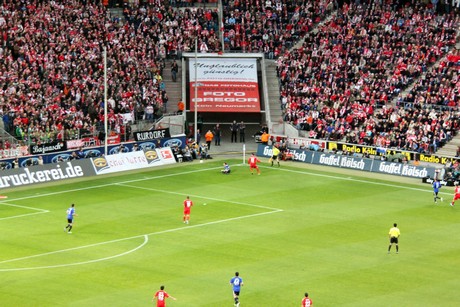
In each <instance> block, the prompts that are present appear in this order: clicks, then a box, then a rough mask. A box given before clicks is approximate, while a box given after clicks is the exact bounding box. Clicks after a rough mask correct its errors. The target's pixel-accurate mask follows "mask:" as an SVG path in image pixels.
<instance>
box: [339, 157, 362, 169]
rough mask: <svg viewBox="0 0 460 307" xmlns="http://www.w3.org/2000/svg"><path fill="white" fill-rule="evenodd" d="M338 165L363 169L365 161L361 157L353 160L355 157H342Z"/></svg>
mask: <svg viewBox="0 0 460 307" xmlns="http://www.w3.org/2000/svg"><path fill="white" fill-rule="evenodd" d="M340 166H341V167H348V168H355V169H360V170H363V169H364V166H365V163H364V161H363V159H359V160H355V158H348V157H342V161H340Z"/></svg>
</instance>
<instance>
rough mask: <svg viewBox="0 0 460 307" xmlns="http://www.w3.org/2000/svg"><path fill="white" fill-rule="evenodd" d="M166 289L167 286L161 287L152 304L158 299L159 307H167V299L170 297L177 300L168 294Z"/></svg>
mask: <svg viewBox="0 0 460 307" xmlns="http://www.w3.org/2000/svg"><path fill="white" fill-rule="evenodd" d="M164 289H165V286H161V287H160V290H158V291H157V292H156V293H155V295H154V296H153V298H152V302H153V301H155V299H157V307H166V299H167V298H168V297H170V298H172V299H173V300H176V298H174V297H172V296H171V295H169V294H168V293H166V291H165V290H164Z"/></svg>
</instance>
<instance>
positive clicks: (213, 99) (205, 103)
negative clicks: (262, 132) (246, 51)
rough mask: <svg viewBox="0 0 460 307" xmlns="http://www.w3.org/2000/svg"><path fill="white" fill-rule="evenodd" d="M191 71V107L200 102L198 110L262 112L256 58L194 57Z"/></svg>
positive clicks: (191, 61)
mask: <svg viewBox="0 0 460 307" xmlns="http://www.w3.org/2000/svg"><path fill="white" fill-rule="evenodd" d="M195 69H196V82H195ZM189 73H190V75H189V80H190V110H194V109H195V103H198V104H197V111H198V112H245V113H255V112H260V97H259V84H258V82H257V60H256V59H246V58H199V59H198V60H197V61H196V63H195V60H194V59H190V61H189ZM195 86H196V87H197V93H196V97H195Z"/></svg>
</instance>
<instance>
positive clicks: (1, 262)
mask: <svg viewBox="0 0 460 307" xmlns="http://www.w3.org/2000/svg"><path fill="white" fill-rule="evenodd" d="M277 212H280V211H267V212H261V213H255V214H249V215H243V216H237V217H232V218H228V219H223V220H218V221H212V222H208V223H203V224H196V225H187V226H182V227H179V228H173V229H167V230H162V231H157V232H151V233H147V234H143V235H137V236H132V237H127V238H121V239H115V240H110V241H105V242H99V243H94V244H89V245H84V246H79V247H72V248H68V249H62V250H57V251H53V252H48V253H43V254H37V255H32V256H26V257H20V258H14V259H9V260H4V261H0V264H3V263H10V262H15V261H20V260H26V259H32V258H37V257H42V256H47V255H52V254H58V253H64V252H68V251H72V250H78V249H83V248H88V247H94V246H99V245H104V244H110V243H115V242H120V241H126V240H132V239H136V238H140V237H145V238H148V237H149V236H155V235H161V234H165V233H171V232H176V231H181V230H186V229H193V228H198V227H204V226H209V225H215V224H220V223H225V222H230V221H236V220H241V219H246V218H251V217H256V216H262V215H267V214H272V213H277ZM147 241H148V239H147V240H144V243H143V244H142V245H140V246H138V247H137V248H135V249H133V250H131V251H128V252H125V253H123V254H119V255H115V256H111V257H105V258H99V259H94V260H89V261H85V262H76V263H69V264H60V265H50V266H41V267H29V268H13V269H0V272H8V271H21V270H36V269H50V268H58V267H67V266H73V265H80V264H87V263H95V262H100V261H104V260H108V259H113V258H116V257H120V256H124V255H127V254H129V253H132V252H134V251H136V250H138V249H139V248H141V247H143V246H144V245H145V244H146V243H147Z"/></svg>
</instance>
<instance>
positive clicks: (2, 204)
mask: <svg viewBox="0 0 460 307" xmlns="http://www.w3.org/2000/svg"><path fill="white" fill-rule="evenodd" d="M0 206H10V207H17V208H23V209H29V210H34V211H40V212H41V213H46V212H49V211H48V210H45V209H40V208H34V207H27V206H21V205H13V204H8V203H3V202H2V203H0Z"/></svg>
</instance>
